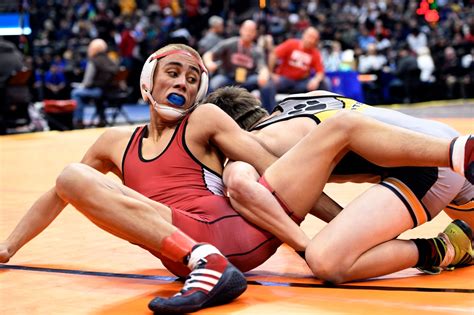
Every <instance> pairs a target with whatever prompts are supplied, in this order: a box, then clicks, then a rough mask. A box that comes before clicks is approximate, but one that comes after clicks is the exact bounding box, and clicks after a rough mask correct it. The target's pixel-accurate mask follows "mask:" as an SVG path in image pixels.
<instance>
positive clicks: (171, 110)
mask: <svg viewBox="0 0 474 315" xmlns="http://www.w3.org/2000/svg"><path fill="white" fill-rule="evenodd" d="M172 54H184V55H187V56H190V57H192V58H193V59H194V60H196V61H197V63H198V65H199V67H200V68H201V81H200V82H199V89H198V92H197V94H196V100H195V102H194V104H193V106H191V107H190V108H188V109H179V108H175V107H171V106H169V105H165V104H158V102H156V101H155V100H154V99H153V97H152V96H151V91H152V90H153V77H154V74H155V70H156V65H157V64H158V60H160V59H161V58H163V57H166V56H169V55H172ZM208 86H209V76H208V74H207V69H206V67H205V66H204V65H203V64H202V62H201V61H200V60H199V59H198V58H196V57H195V56H194V55H193V54H191V53H190V52H189V51H187V50H184V49H174V50H169V51H166V52H164V53H161V54H156V53H153V54H151V55H150V56H149V57H148V59H147V60H146V61H145V64H144V65H143V69H142V73H141V75H140V90H141V93H142V98H143V99H144V100H145V101H146V102H149V103H151V104H152V105H153V108H154V109H155V110H156V111H157V112H158V113H159V114H160V115H161V116H163V118H165V119H167V120H170V121H173V120H177V119H179V118H181V117H183V116H184V115H186V114H187V113H188V112H190V111H191V110H193V109H194V107H196V106H197V105H198V104H199V103H200V102H201V101H202V100H203V99H204V97H205V96H206V94H207V89H208Z"/></svg>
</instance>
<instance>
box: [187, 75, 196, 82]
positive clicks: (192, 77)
mask: <svg viewBox="0 0 474 315" xmlns="http://www.w3.org/2000/svg"><path fill="white" fill-rule="evenodd" d="M197 82H198V79H197V78H196V77H195V76H189V77H188V83H190V84H196V83H197Z"/></svg>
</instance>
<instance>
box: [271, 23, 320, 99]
mask: <svg viewBox="0 0 474 315" xmlns="http://www.w3.org/2000/svg"><path fill="white" fill-rule="evenodd" d="M318 42H319V31H318V30H317V29H316V28H314V27H308V28H307V29H306V30H305V31H304V32H303V36H302V38H301V39H296V38H292V39H288V40H286V41H284V42H283V43H281V44H280V45H278V46H277V47H276V48H275V50H274V51H273V53H271V54H270V57H269V61H268V62H269V67H270V69H275V70H274V72H275V73H274V76H273V81H274V84H275V86H276V90H277V92H283V93H300V92H308V91H313V90H317V89H325V88H326V87H325V86H324V81H323V80H324V66H323V63H322V59H321V54H320V53H319V50H318V48H317V44H318ZM275 66H276V68H275ZM326 89H327V88H326Z"/></svg>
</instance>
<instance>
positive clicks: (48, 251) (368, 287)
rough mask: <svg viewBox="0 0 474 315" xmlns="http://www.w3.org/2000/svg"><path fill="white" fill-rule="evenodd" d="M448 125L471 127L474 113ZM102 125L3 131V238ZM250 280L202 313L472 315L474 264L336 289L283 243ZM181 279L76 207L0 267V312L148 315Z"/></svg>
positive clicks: (444, 220)
mask: <svg viewBox="0 0 474 315" xmlns="http://www.w3.org/2000/svg"><path fill="white" fill-rule="evenodd" d="M443 121H444V122H446V123H448V124H450V125H452V126H454V127H455V128H456V129H458V130H459V131H460V132H462V133H472V132H473V123H474V121H473V120H472V119H450V120H447V119H445V120H443ZM102 131H103V130H100V129H88V130H81V131H71V132H64V133H60V132H45V133H34V134H25V135H12V136H3V137H0V191H1V198H0V240H1V239H5V238H6V237H7V236H8V234H9V233H10V232H11V230H12V229H13V228H14V226H15V224H16V223H17V222H18V221H19V220H20V218H21V217H22V216H23V214H24V213H25V212H26V210H27V209H28V208H29V206H30V205H31V204H32V203H33V202H34V201H35V200H36V199H37V198H38V197H39V196H40V195H41V193H42V192H44V191H46V190H47V189H49V188H50V187H51V186H52V185H53V184H54V181H55V178H56V176H57V174H58V173H59V172H60V171H61V170H62V168H63V167H64V166H65V165H66V164H67V163H70V162H75V161H79V160H80V159H81V157H82V155H83V153H84V152H85V150H86V149H87V147H88V146H90V145H91V144H92V143H93V141H94V140H95V139H96V138H97V137H98V135H99V134H100V133H101V132H102ZM111 176H113V175H111ZM367 187H368V185H365V184H364V185H360V184H359V185H355V184H344V185H343V186H341V185H336V184H331V185H328V186H327V188H326V192H327V193H328V194H329V195H331V196H333V197H334V198H335V199H336V200H337V201H339V202H340V203H341V204H346V203H347V202H348V201H350V200H351V199H353V198H354V197H355V196H356V195H357V194H358V193H360V192H361V191H363V190H364V189H366V188H367ZM449 222H450V219H449V218H448V217H447V216H446V215H445V214H444V213H442V214H440V215H439V216H438V217H437V218H436V219H435V220H433V221H432V222H430V223H428V224H425V225H423V226H421V227H419V228H417V229H415V230H412V231H409V232H407V233H404V234H402V235H401V237H402V238H411V237H432V236H433V235H436V234H437V233H438V232H439V231H441V230H443V229H444V227H445V226H446V225H447V224H448V223H449ZM302 226H303V228H304V229H305V231H306V232H307V233H308V234H310V235H314V234H315V233H316V232H317V231H318V230H319V229H320V228H321V227H322V226H323V223H322V222H321V221H319V220H317V219H314V218H308V219H307V220H306V221H305V222H304V223H303V224H302ZM247 276H248V281H249V288H248V290H247V291H246V292H245V293H244V294H243V295H242V296H241V297H239V298H238V299H237V300H236V301H234V302H233V303H231V304H228V305H223V306H219V307H214V308H209V309H205V310H202V311H200V312H198V313H199V314H259V315H262V314H285V315H287V314H384V315H388V314H397V315H398V314H416V315H423V314H429V315H433V314H469V315H473V314H474V267H467V268H460V269H456V270H454V271H451V272H443V273H442V274H440V275H436V276H432V275H425V274H421V273H419V272H418V271H417V270H415V269H407V270H404V271H401V272H398V273H395V274H391V275H388V276H385V277H380V278H376V279H371V280H367V281H363V282H353V283H349V284H345V285H341V286H336V287H331V286H327V285H325V284H323V283H322V282H321V281H318V280H316V279H313V278H312V277H311V273H310V271H309V269H308V268H307V267H306V265H305V263H304V261H303V260H301V259H300V258H299V257H298V256H297V255H296V254H294V253H293V252H292V251H291V250H290V249H289V248H288V247H286V246H282V247H281V248H280V249H279V250H278V252H277V254H276V255H274V256H273V257H272V258H271V259H270V260H268V261H267V262H266V263H265V264H263V265H262V266H260V267H259V268H257V269H255V270H252V271H251V272H249V273H247ZM181 285H182V284H181V283H179V282H175V278H174V277H173V276H172V275H171V274H170V273H169V272H167V271H166V270H165V269H164V268H163V266H162V264H161V263H160V262H159V261H158V260H157V259H156V258H155V257H154V256H152V255H151V254H149V253H148V252H146V251H144V250H142V249H140V248H138V247H137V246H133V245H131V244H129V243H127V242H125V241H123V240H120V239H117V238H115V237H113V236H111V235H109V234H107V233H106V232H104V231H102V230H100V229H99V228H97V227H96V226H94V225H93V224H92V223H90V222H89V221H88V220H87V219H86V218H84V217H83V216H82V215H81V214H80V213H79V212H78V211H76V210H74V209H73V208H72V207H70V206H69V207H67V208H66V209H65V210H64V211H63V212H62V213H61V214H60V215H59V217H58V218H57V219H56V220H55V221H54V222H53V223H52V224H51V226H49V227H48V228H47V229H46V230H45V231H44V232H43V233H42V234H40V235H39V236H38V237H37V238H36V239H34V240H33V241H31V242H30V243H29V244H27V245H26V246H25V247H24V248H23V249H22V250H20V251H19V252H18V253H17V254H16V256H15V257H13V258H12V259H11V261H10V262H9V263H8V264H3V265H2V264H0V314H8V315H10V314H30V315H33V314H47V315H52V314H67V315H73V314H134V315H136V314H150V313H151V312H150V311H148V309H147V303H148V302H149V300H150V299H152V298H153V297H155V296H171V295H172V294H174V293H176V291H178V290H179V289H180V287H181Z"/></svg>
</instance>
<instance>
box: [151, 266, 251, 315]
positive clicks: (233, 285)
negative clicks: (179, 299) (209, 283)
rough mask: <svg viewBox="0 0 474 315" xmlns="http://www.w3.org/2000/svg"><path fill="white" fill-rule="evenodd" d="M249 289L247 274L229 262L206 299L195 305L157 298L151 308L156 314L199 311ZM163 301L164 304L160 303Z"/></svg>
mask: <svg viewBox="0 0 474 315" xmlns="http://www.w3.org/2000/svg"><path fill="white" fill-rule="evenodd" d="M246 289H247V280H246V279H245V276H244V275H243V274H242V273H241V272H240V271H239V270H238V269H237V268H236V267H234V265H232V264H231V263H229V265H228V266H227V267H226V269H225V270H224V272H223V273H222V277H221V278H220V279H219V281H218V282H217V284H216V285H215V286H214V288H213V289H212V290H211V291H210V292H209V294H208V296H207V299H206V301H204V302H203V303H201V304H194V305H190V304H187V305H179V306H177V305H166V299H162V298H155V299H153V300H152V301H151V302H150V304H149V306H148V307H149V308H150V309H151V310H152V311H153V312H154V314H182V313H192V312H196V311H199V310H201V309H203V308H206V307H211V306H217V305H222V304H226V303H229V302H231V301H232V300H234V299H236V298H237V297H239V296H240V295H241V294H242V293H244V292H245V290H246ZM159 302H162V303H163V304H160V303H159Z"/></svg>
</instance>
